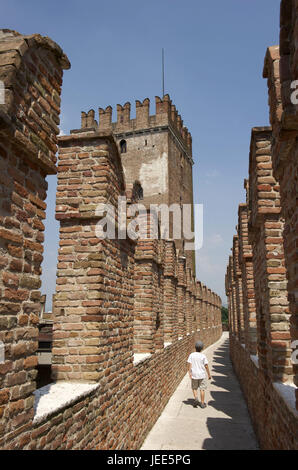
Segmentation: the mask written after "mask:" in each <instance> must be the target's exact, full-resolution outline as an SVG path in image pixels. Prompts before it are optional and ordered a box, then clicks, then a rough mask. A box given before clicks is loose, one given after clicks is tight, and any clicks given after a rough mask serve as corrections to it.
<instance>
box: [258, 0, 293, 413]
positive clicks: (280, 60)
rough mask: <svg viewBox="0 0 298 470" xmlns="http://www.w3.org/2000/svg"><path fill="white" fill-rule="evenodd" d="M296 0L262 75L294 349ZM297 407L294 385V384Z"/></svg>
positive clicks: (283, 17)
mask: <svg viewBox="0 0 298 470" xmlns="http://www.w3.org/2000/svg"><path fill="white" fill-rule="evenodd" d="M296 3H297V2H294V1H292V2H289V1H288V0H282V1H281V9H280V27H281V29H280V50H279V48H278V46H273V47H270V48H268V50H267V53H266V57H265V64H264V72H263V76H264V78H267V82H268V94H269V115H270V124H271V126H272V133H273V142H272V166H273V175H274V177H275V178H276V180H277V181H278V183H279V185H280V197H281V211H282V216H283V218H284V221H285V225H284V233H283V238H284V252H285V267H286V271H287V280H288V286H287V289H288V301H289V312H290V333H291V340H292V348H293V349H298V309H297V285H298V267H297V254H296V252H297V245H298V242H297V237H298V235H297V233H298V227H297V224H298V222H297V221H298V217H297V187H298V181H297V175H298V170H297V165H298V158H297V156H298V155H297V152H298V150H297V149H298V145H297V135H298V105H297V104H295V103H294V102H293V100H292V99H291V94H292V93H294V89H293V87H292V82H293V81H295V80H297V79H298V74H297V57H298V52H297V44H298V29H297V5H296ZM295 354H297V352H296V353H294V356H295ZM292 366H293V372H294V383H295V385H296V387H298V364H295V361H293V362H292ZM296 408H297V409H298V388H296Z"/></svg>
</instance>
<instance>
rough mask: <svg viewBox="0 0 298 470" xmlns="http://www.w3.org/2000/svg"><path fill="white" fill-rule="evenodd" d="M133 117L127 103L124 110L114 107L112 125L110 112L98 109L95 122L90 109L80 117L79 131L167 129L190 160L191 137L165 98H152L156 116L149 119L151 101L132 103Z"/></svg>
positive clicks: (174, 109) (110, 108)
mask: <svg viewBox="0 0 298 470" xmlns="http://www.w3.org/2000/svg"><path fill="white" fill-rule="evenodd" d="M135 110H136V117H135V118H134V119H131V118H130V111H131V104H130V102H128V101H127V102H126V103H125V104H124V105H123V106H122V105H120V104H117V120H116V121H115V122H113V121H112V114H113V108H112V107H111V106H107V107H106V108H105V109H103V108H98V116H99V119H98V122H97V121H96V119H95V112H94V110H93V109H91V110H90V111H88V113H86V112H82V113H81V129H86V128H90V127H91V128H92V127H93V128H98V130H99V131H102V130H105V131H110V132H113V133H114V134H121V133H125V132H131V131H137V130H147V129H154V128H160V127H161V126H168V127H169V128H170V129H171V130H172V132H173V133H174V134H176V137H177V138H178V139H179V140H180V141H181V142H182V144H183V146H184V147H185V149H186V151H187V154H188V155H189V156H190V157H191V156H192V137H191V134H190V132H189V131H188V129H187V127H185V126H184V125H183V120H182V118H181V115H180V114H179V113H178V111H177V109H176V107H175V105H173V104H172V101H171V99H170V96H169V95H168V94H166V95H164V96H163V98H160V97H159V96H156V97H155V114H153V115H150V99H149V98H145V99H144V100H143V101H139V100H136V102H135Z"/></svg>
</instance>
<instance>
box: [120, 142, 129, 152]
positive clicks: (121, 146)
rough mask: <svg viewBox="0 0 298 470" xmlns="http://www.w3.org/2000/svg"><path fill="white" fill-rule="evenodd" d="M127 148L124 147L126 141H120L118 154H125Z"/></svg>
mask: <svg viewBox="0 0 298 470" xmlns="http://www.w3.org/2000/svg"><path fill="white" fill-rule="evenodd" d="M126 150H127V146H126V140H124V139H123V140H120V153H126Z"/></svg>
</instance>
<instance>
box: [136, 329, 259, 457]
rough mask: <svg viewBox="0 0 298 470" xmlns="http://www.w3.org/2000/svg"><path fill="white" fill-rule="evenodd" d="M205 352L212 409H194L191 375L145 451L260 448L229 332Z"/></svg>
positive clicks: (151, 436)
mask: <svg viewBox="0 0 298 470" xmlns="http://www.w3.org/2000/svg"><path fill="white" fill-rule="evenodd" d="M204 352H205V354H206V356H207V357H208V361H209V367H210V366H211V367H210V371H211V375H212V380H211V381H208V391H207V394H206V402H207V403H208V406H207V407H206V408H205V409H202V408H200V407H198V408H194V407H193V394H192V391H191V388H190V379H189V376H188V374H187V375H186V376H185V377H184V378H183V380H182V381H181V383H180V385H179V386H178V388H177V390H176V391H175V393H174V394H173V395H172V397H171V398H170V400H169V402H168V404H167V406H166V407H165V409H164V411H163V413H162V415H161V416H160V417H159V419H158V420H157V422H156V423H155V425H154V427H153V428H152V430H151V431H150V433H149V434H148V436H147V438H146V440H145V441H144V444H143V446H142V448H141V449H142V450H175V449H177V450H200V449H208V450H222V449H231V450H236V449H243V450H244V449H245V450H254V449H258V444H257V440H256V437H255V434H254V431H253V428H252V424H251V421H250V417H249V414H248V410H247V407H246V403H245V400H244V397H243V395H242V392H241V389H240V386H239V383H238V380H237V378H236V376H235V374H234V372H233V369H232V365H231V362H230V359H229V339H228V333H224V334H223V336H222V337H221V339H220V340H219V341H217V342H216V343H215V344H213V345H212V346H210V347H209V348H207V349H206V350H205V351H204Z"/></svg>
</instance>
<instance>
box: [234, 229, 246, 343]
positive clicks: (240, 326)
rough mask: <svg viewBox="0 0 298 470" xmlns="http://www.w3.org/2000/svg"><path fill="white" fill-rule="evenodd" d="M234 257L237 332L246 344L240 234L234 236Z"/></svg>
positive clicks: (241, 340)
mask: <svg viewBox="0 0 298 470" xmlns="http://www.w3.org/2000/svg"><path fill="white" fill-rule="evenodd" d="M233 257H234V263H233V267H234V281H235V289H236V305H237V308H236V309H237V311H236V315H237V332H238V340H239V341H240V342H241V343H242V344H244V313H243V292H242V273H241V269H240V264H239V238H238V235H235V236H234V237H233Z"/></svg>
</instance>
